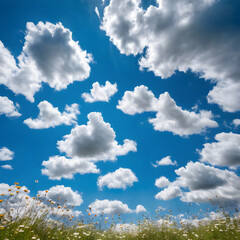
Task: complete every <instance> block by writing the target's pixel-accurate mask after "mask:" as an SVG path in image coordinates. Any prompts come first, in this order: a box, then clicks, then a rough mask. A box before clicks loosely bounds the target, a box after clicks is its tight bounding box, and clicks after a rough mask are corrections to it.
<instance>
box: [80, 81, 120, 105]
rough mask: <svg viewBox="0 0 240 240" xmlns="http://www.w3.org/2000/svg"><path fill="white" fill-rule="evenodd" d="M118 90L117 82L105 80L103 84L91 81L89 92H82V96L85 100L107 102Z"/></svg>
mask: <svg viewBox="0 0 240 240" xmlns="http://www.w3.org/2000/svg"><path fill="white" fill-rule="evenodd" d="M117 91H118V89H117V84H116V83H114V84H111V83H110V82H109V81H106V83H105V86H104V85H100V84H99V83H98V82H95V83H93V85H92V89H91V90H90V93H83V94H82V98H83V99H84V101H85V102H89V103H93V102H98V101H101V102H109V100H110V98H111V97H112V96H113V95H114V94H115V93H116V92H117Z"/></svg>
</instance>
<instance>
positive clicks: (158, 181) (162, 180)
mask: <svg viewBox="0 0 240 240" xmlns="http://www.w3.org/2000/svg"><path fill="white" fill-rule="evenodd" d="M169 184H170V182H169V180H168V179H167V178H166V177H164V176H162V177H160V178H157V179H156V180H155V186H156V187H158V188H164V187H166V186H168V185H169Z"/></svg>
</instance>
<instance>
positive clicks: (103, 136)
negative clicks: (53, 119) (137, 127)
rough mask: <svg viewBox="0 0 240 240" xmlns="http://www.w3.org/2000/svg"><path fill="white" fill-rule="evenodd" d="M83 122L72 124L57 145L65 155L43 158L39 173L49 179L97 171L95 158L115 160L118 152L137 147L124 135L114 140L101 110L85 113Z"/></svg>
mask: <svg viewBox="0 0 240 240" xmlns="http://www.w3.org/2000/svg"><path fill="white" fill-rule="evenodd" d="M88 119H89V121H88V123H87V125H77V126H75V127H74V128H73V129H72V130H71V133H70V134H69V135H66V136H64V137H63V140H62V141H58V142H57V145H58V148H59V150H60V151H61V152H64V153H65V154H66V155H67V157H69V158H67V157H65V156H53V157H50V158H49V160H48V161H43V163H42V165H43V166H44V167H45V168H44V169H42V174H44V175H47V176H48V177H49V178H50V179H57V180H61V178H68V179H72V178H73V175H74V174H77V173H80V174H86V173H99V169H97V166H96V165H95V164H94V162H97V161H115V160H116V159H117V157H118V156H123V155H126V154H128V153H129V152H130V151H133V152H136V151H137V147H136V146H137V144H136V142H134V141H132V140H128V139H125V140H124V141H123V145H119V144H118V142H117V141H116V140H115V137H116V135H115V132H114V130H113V129H112V128H111V125H110V124H109V123H105V122H104V120H103V117H102V114H101V113H97V112H92V113H90V114H88Z"/></svg>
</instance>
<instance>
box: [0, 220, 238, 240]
mask: <svg viewBox="0 0 240 240" xmlns="http://www.w3.org/2000/svg"><path fill="white" fill-rule="evenodd" d="M129 226H131V225H130V224H129ZM132 226H134V227H132V228H131V227H130V230H126V229H124V225H122V228H121V225H118V227H119V229H120V231H119V230H118V231H116V225H112V226H111V228H110V229H107V230H100V229H99V227H96V224H94V223H92V224H86V225H84V224H82V223H78V222H77V221H76V222H72V223H71V226H70V225H69V224H68V223H65V224H64V223H60V222H55V221H49V220H47V219H46V217H44V216H41V217H40V218H37V219H35V221H33V219H32V218H29V217H27V218H22V219H19V220H16V221H13V220H8V221H6V220H5V219H4V217H2V218H1V220H0V240H7V239H9V240H25V239H26V240H29V239H41V240H46V239H61V240H67V239H88V240H90V239H91V240H100V239H102V240H104V239H112V240H114V239H129V240H139V239H147V240H155V239H166V240H167V239H168V240H173V239H176V240H181V239H188V240H189V239H192V240H195V239H202V240H208V239H209V240H210V239H211V240H213V239H214V240H217V239H219V240H220V239H221V240H222V239H229V240H232V239H240V219H239V218H222V219H218V220H213V221H209V222H208V223H207V224H206V223H205V224H202V225H201V224H200V225H199V226H198V227H194V226H191V225H184V226H181V228H180V227H176V226H174V225H173V226H167V225H161V226H160V225H159V224H158V223H157V221H156V222H150V221H142V222H141V223H139V224H138V225H132Z"/></svg>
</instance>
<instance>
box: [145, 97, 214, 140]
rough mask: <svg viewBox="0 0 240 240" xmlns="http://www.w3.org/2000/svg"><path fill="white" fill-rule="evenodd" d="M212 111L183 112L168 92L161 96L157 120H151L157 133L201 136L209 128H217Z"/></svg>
mask: <svg viewBox="0 0 240 240" xmlns="http://www.w3.org/2000/svg"><path fill="white" fill-rule="evenodd" d="M212 118H213V115H212V113H211V112H210V111H204V110H202V111H200V112H199V113H196V112H190V111H187V110H183V109H182V108H181V107H179V106H177V105H176V103H175V101H174V100H173V99H172V98H171V97H170V95H169V93H168V92H165V93H163V94H161V95H160V96H159V102H158V112H157V115H156V118H152V119H149V122H150V123H152V124H153V127H154V129H155V130H157V131H161V132H162V131H169V132H173V134H177V135H179V136H188V135H191V134H199V133H202V132H204V131H206V129H207V128H214V127H217V126H218V124H217V122H215V121H213V120H212Z"/></svg>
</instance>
